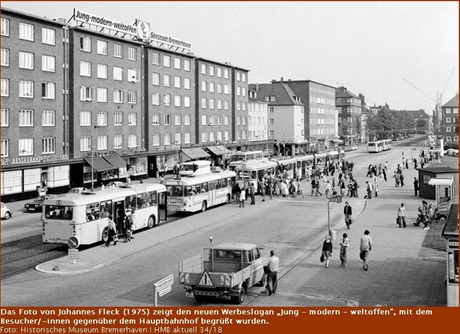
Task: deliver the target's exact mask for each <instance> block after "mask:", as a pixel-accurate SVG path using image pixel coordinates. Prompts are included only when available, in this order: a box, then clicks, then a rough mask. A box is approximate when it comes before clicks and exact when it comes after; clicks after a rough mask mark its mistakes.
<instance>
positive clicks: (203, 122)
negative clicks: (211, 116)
mask: <svg viewBox="0 0 460 334" xmlns="http://www.w3.org/2000/svg"><path fill="white" fill-rule="evenodd" d="M207 124H208V123H207V117H206V115H201V125H207Z"/></svg>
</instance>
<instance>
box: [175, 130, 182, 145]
mask: <svg viewBox="0 0 460 334" xmlns="http://www.w3.org/2000/svg"><path fill="white" fill-rule="evenodd" d="M181 137H182V136H181V133H180V132H176V133H175V134H174V144H176V145H180V144H181V143H182V142H181Z"/></svg>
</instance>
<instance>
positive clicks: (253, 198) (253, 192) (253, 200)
mask: <svg viewBox="0 0 460 334" xmlns="http://www.w3.org/2000/svg"><path fill="white" fill-rule="evenodd" d="M249 194H250V196H251V205H254V204H256V189H255V187H254V183H253V182H252V183H251V186H250V187H249Z"/></svg>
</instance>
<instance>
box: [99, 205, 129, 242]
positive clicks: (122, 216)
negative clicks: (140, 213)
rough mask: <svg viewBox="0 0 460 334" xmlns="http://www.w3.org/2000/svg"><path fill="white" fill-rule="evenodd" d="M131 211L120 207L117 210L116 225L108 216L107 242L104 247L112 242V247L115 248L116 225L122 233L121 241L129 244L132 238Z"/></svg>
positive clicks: (116, 237)
mask: <svg viewBox="0 0 460 334" xmlns="http://www.w3.org/2000/svg"><path fill="white" fill-rule="evenodd" d="M133 213H134V212H133V210H132V209H131V208H129V207H128V208H127V209H126V211H124V209H123V208H122V207H120V208H119V209H118V215H117V223H115V222H114V221H113V220H112V216H111V215H110V216H108V220H109V223H108V225H107V231H108V232H107V233H108V235H107V240H106V242H105V246H106V247H109V246H110V243H111V242H112V241H113V245H114V246H115V245H116V244H117V242H118V234H119V233H118V229H117V225H118V226H119V227H121V229H122V232H123V240H124V242H130V241H131V239H134V237H133V227H134V226H133V217H132V215H133Z"/></svg>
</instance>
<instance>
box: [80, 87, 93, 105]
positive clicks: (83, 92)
mask: <svg viewBox="0 0 460 334" xmlns="http://www.w3.org/2000/svg"><path fill="white" fill-rule="evenodd" d="M93 91H94V88H93V87H89V86H81V87H80V101H88V102H89V101H92V100H93V95H94V92H93Z"/></svg>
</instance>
